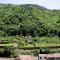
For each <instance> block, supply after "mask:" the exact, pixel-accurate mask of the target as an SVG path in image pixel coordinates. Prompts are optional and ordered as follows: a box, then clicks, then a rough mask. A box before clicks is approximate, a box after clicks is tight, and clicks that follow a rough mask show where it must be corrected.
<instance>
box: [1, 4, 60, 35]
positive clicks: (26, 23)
mask: <svg viewBox="0 0 60 60" xmlns="http://www.w3.org/2000/svg"><path fill="white" fill-rule="evenodd" d="M27 34H29V35H31V36H60V10H49V9H47V8H45V7H42V6H38V5H31V4H26V5H12V4H0V36H16V35H21V36H26V35H27Z"/></svg>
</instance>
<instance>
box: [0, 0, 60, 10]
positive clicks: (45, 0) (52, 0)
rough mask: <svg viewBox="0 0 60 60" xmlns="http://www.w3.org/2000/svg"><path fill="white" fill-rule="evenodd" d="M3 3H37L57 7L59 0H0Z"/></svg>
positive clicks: (59, 3)
mask: <svg viewBox="0 0 60 60" xmlns="http://www.w3.org/2000/svg"><path fill="white" fill-rule="evenodd" d="M0 3H4V4H37V5H40V6H44V7H46V8H48V9H59V10H60V0H0Z"/></svg>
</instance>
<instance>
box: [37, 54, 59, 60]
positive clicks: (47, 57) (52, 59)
mask: <svg viewBox="0 0 60 60" xmlns="http://www.w3.org/2000/svg"><path fill="white" fill-rule="evenodd" d="M38 60H60V54H39V55H38Z"/></svg>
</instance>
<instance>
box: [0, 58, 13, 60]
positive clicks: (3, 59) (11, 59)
mask: <svg viewBox="0 0 60 60" xmlns="http://www.w3.org/2000/svg"><path fill="white" fill-rule="evenodd" d="M0 60H14V58H0Z"/></svg>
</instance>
